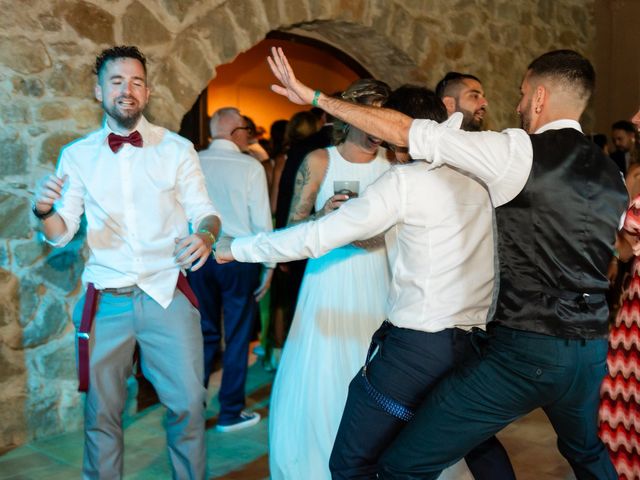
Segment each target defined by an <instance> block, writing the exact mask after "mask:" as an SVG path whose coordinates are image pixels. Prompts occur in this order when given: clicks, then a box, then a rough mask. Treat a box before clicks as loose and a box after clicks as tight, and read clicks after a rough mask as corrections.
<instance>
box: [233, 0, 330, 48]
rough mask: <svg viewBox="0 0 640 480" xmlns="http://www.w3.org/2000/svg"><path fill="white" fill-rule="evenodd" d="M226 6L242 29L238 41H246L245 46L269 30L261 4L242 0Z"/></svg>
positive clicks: (262, 36) (251, 0)
mask: <svg viewBox="0 0 640 480" xmlns="http://www.w3.org/2000/svg"><path fill="white" fill-rule="evenodd" d="M296 3H302V2H296ZM318 3H323V2H318ZM228 6H229V10H230V11H231V13H232V14H233V16H234V17H235V18H236V23H237V25H239V26H240V28H241V29H242V30H244V35H243V36H242V40H243V41H242V42H240V43H243V44H244V43H246V44H247V46H246V48H249V47H250V46H251V45H252V44H254V43H255V42H257V41H258V40H259V39H262V38H264V36H265V35H266V34H267V32H268V31H269V26H268V25H267V22H266V17H265V15H264V12H263V11H262V5H260V4H258V3H257V2H256V1H255V0H244V1H243V2H229V4H228Z"/></svg>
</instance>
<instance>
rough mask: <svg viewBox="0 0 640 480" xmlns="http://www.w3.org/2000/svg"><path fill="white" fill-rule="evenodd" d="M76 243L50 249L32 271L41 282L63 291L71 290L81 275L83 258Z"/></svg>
mask: <svg viewBox="0 0 640 480" xmlns="http://www.w3.org/2000/svg"><path fill="white" fill-rule="evenodd" d="M77 247H78V245H77V244H76V243H70V244H69V245H67V246H66V247H64V248H60V249H56V250H52V252H51V253H50V254H49V255H48V256H47V258H46V260H45V261H44V262H43V263H42V264H41V265H40V266H38V267H36V268H35V269H34V271H33V273H34V274H35V275H36V276H37V277H38V278H39V279H40V280H42V281H43V282H45V283H48V284H50V285H54V286H56V287H58V288H59V289H60V290H62V291H64V292H71V291H73V290H74V289H75V288H76V286H77V285H78V282H79V281H80V276H81V275H82V269H83V268H84V260H83V258H82V255H81V254H80V251H79V250H78V249H77Z"/></svg>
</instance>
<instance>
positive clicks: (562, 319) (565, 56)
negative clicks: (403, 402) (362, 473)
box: [269, 49, 627, 479]
mask: <svg viewBox="0 0 640 480" xmlns="http://www.w3.org/2000/svg"><path fill="white" fill-rule="evenodd" d="M269 63H270V65H271V67H272V71H273V72H274V74H275V75H276V77H277V78H278V80H279V81H280V82H281V83H282V85H283V86H280V85H274V86H272V89H273V90H274V91H275V92H276V93H279V94H281V95H285V96H287V97H288V98H289V99H290V100H291V101H293V102H295V103H302V104H304V103H312V104H314V105H317V106H320V107H321V108H322V109H323V110H326V111H327V112H328V113H330V114H332V115H334V116H336V117H338V118H340V119H342V120H344V121H346V122H348V123H350V124H352V125H354V126H355V127H357V128H360V129H362V130H364V131H366V132H367V133H369V134H371V135H374V136H378V137H380V138H383V139H384V140H386V141H387V142H390V143H393V144H395V145H408V146H409V151H410V154H411V156H412V157H414V158H425V159H426V160H427V161H429V162H432V163H433V165H434V166H438V165H440V164H443V163H446V164H449V165H451V166H453V167H457V168H461V169H464V170H467V171H469V172H470V173H472V174H474V175H476V176H477V177H478V178H480V179H481V180H483V181H484V182H485V184H486V185H487V188H488V189H489V192H490V194H491V196H492V198H493V202H494V204H496V205H501V206H500V207H499V208H497V209H496V215H497V222H498V233H499V241H498V252H499V258H500V287H499V288H500V291H499V295H498V299H497V308H496V312H495V315H494V328H493V329H492V332H491V334H490V336H489V338H488V343H487V347H486V350H485V352H484V355H483V358H482V359H480V360H478V361H476V362H473V363H471V364H468V365H466V366H465V367H464V368H461V369H460V370H458V371H456V372H455V373H453V374H451V375H450V376H449V377H447V378H446V379H445V380H443V381H442V382H441V383H440V384H439V385H438V386H437V387H436V388H435V389H434V390H433V391H432V393H431V394H430V395H429V397H428V398H427V400H426V401H425V402H424V403H423V405H422V406H421V407H420V409H419V410H418V411H417V413H416V415H415V417H414V418H413V420H412V421H411V422H410V423H409V424H408V425H407V427H405V429H404V430H403V431H402V432H401V433H400V435H399V436H398V437H397V438H396V440H395V441H394V442H393V443H392V444H391V445H390V447H389V448H388V449H387V451H386V452H385V454H384V455H383V456H382V458H381V460H380V463H379V466H380V470H379V478H403V479H410V478H420V479H431V478H434V479H435V478H437V477H438V475H439V474H440V471H441V470H442V469H443V468H445V467H446V466H448V465H450V464H452V463H453V462H454V461H456V460H458V459H459V458H461V457H462V456H464V455H465V453H466V452H468V451H469V450H470V449H471V448H472V447H473V446H475V445H477V444H478V443H480V442H481V441H483V440H484V439H486V438H488V437H490V436H491V435H493V434H495V433H496V432H498V431H500V430H501V429H502V428H503V427H505V426H506V425H508V424H509V423H511V422H513V421H514V420H516V419H518V418H520V417H521V416H523V415H526V414H527V413H528V412H530V411H532V410H533V409H535V408H538V407H542V408H543V409H544V411H545V413H546V414H547V416H548V417H549V419H550V421H551V423H552V424H553V426H554V428H555V430H556V432H557V434H558V448H559V450H560V452H561V453H562V455H563V456H564V457H565V458H566V459H567V460H568V461H569V463H570V464H571V467H572V468H573V470H574V473H575V474H576V477H577V478H579V479H583V478H584V479H586V478H589V479H609V478H610V479H615V478H617V476H616V473H615V471H614V469H613V466H612V465H611V462H610V460H609V457H608V454H607V452H606V450H605V448H604V445H603V444H602V443H601V442H600V440H599V439H598V436H597V407H598V401H599V386H600V382H601V380H602V377H603V376H604V373H605V368H606V366H605V365H606V362H605V359H606V352H607V340H606V337H607V323H606V322H607V313H608V309H607V304H606V301H605V298H604V293H605V291H606V290H607V287H608V282H607V277H606V271H607V265H608V263H609V260H610V259H611V257H612V255H613V242H614V235H615V232H616V229H617V226H618V222H619V219H620V216H621V215H622V213H623V212H624V210H625V208H626V206H627V194H626V191H625V188H624V184H623V182H622V179H621V177H620V174H619V172H618V169H617V168H616V166H615V164H613V162H611V161H610V160H608V159H607V158H606V157H605V156H604V154H603V153H602V152H601V151H600V150H599V149H598V148H597V147H595V146H594V145H593V144H591V142H589V140H588V139H586V138H585V137H584V136H583V134H582V132H581V128H580V124H579V123H578V120H579V118H580V116H581V115H582V112H583V111H584V109H585V107H586V105H587V102H588V100H589V97H590V95H591V93H592V91H593V88H594V84H595V72H594V70H593V67H592V66H591V63H590V62H589V61H588V60H587V59H586V58H584V57H582V56H581V55H579V54H578V53H576V52H573V51H570V50H557V51H553V52H548V53H546V54H544V55H542V56H540V57H538V58H537V59H536V60H534V61H533V62H532V63H531V64H530V65H529V67H528V69H527V72H526V74H525V77H524V80H523V81H522V86H521V94H522V97H521V100H520V103H519V104H518V108H517V110H518V113H519V114H520V116H521V119H522V128H523V130H519V129H510V130H505V131H504V132H502V133H497V132H464V131H459V130H453V129H450V128H446V126H444V125H439V124H438V123H436V122H434V121H430V120H415V121H413V120H412V119H410V118H409V117H406V116H404V115H402V114H400V113H398V112H394V111H390V110H387V109H371V108H366V107H362V106H356V105H350V104H346V102H341V101H340V100H338V99H334V98H330V97H328V96H326V95H324V94H322V93H321V92H319V91H315V92H314V91H313V90H311V89H310V88H309V87H307V86H305V85H303V84H301V83H300V82H298V81H297V80H296V78H295V76H294V73H293V70H292V69H291V67H290V66H289V64H288V62H287V59H286V57H285V56H284V54H283V53H282V50H281V49H277V50H276V49H274V50H272V57H271V58H270V59H269ZM460 200H461V201H464V199H460ZM452 254H455V252H452Z"/></svg>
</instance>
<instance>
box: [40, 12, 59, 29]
mask: <svg viewBox="0 0 640 480" xmlns="http://www.w3.org/2000/svg"><path fill="white" fill-rule="evenodd" d="M38 21H39V22H40V25H42V28H44V29H45V30H46V31H47V32H59V31H60V30H62V20H61V19H60V18H59V17H56V16H55V15H50V14H48V13H41V14H40V15H38Z"/></svg>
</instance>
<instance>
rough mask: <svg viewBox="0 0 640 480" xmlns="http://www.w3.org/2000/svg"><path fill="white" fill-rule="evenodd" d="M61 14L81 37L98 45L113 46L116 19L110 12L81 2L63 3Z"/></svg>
mask: <svg viewBox="0 0 640 480" xmlns="http://www.w3.org/2000/svg"><path fill="white" fill-rule="evenodd" d="M59 13H60V14H61V15H62V17H63V18H64V19H65V21H66V22H67V23H68V24H69V25H70V26H71V28H73V29H74V30H75V31H76V33H77V34H78V35H80V36H81V37H84V38H88V39H89V40H91V41H92V42H94V43H96V44H98V45H104V44H108V45H113V43H114V41H115V40H114V38H115V37H114V33H113V32H114V23H115V19H114V16H113V15H111V14H110V13H109V12H107V11H105V10H103V9H102V8H100V7H98V6H97V5H94V4H92V3H89V2H85V1H82V0H80V1H68V2H65V3H63V4H62V5H61V6H60V12H59Z"/></svg>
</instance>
